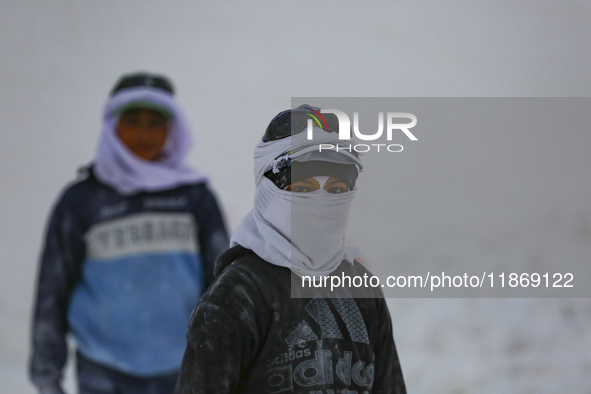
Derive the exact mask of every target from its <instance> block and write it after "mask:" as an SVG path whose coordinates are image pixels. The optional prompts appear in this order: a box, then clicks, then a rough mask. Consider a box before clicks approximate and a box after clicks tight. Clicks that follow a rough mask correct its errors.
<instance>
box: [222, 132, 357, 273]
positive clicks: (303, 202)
mask: <svg viewBox="0 0 591 394" xmlns="http://www.w3.org/2000/svg"><path fill="white" fill-rule="evenodd" d="M339 143H340V144H341V145H342V142H339V140H338V134H336V133H328V132H325V131H322V130H321V129H319V128H314V140H313V141H309V140H307V136H306V133H299V134H296V135H294V136H291V137H286V138H283V139H279V140H276V141H269V142H266V143H265V142H262V141H261V142H259V143H258V144H257V146H256V148H255V153H254V159H255V169H254V178H255V183H256V191H255V199H254V200H255V201H254V209H253V210H252V211H251V212H249V213H248V214H247V215H246V217H245V218H244V219H243V220H242V221H241V222H240V224H239V225H238V227H237V228H236V231H235V232H234V234H233V236H232V239H231V240H230V245H231V246H235V245H242V246H243V247H245V248H248V249H251V250H252V251H254V252H255V253H256V254H257V255H258V256H259V257H261V258H262V259H264V260H265V261H267V262H269V263H271V264H274V265H278V266H282V267H287V268H290V269H291V270H292V271H293V272H295V273H296V274H298V275H300V276H304V275H307V276H322V275H328V274H329V273H331V272H332V271H334V270H335V269H336V268H337V267H338V266H339V265H340V264H341V262H342V261H343V260H346V261H348V262H349V263H351V264H352V263H353V260H354V259H355V258H357V257H358V255H359V251H358V249H357V247H355V246H353V245H350V244H347V243H346V241H345V233H346V229H347V222H348V216H349V209H350V206H351V203H352V201H353V197H354V196H355V190H351V191H348V192H344V193H340V194H330V193H328V192H327V191H325V190H323V189H321V190H317V191H314V192H311V193H293V192H289V191H285V190H280V189H279V188H278V187H277V186H275V184H274V183H273V182H272V181H271V180H270V179H268V178H266V177H265V176H264V173H265V172H267V171H269V170H270V169H277V167H278V166H279V165H280V164H281V163H282V162H283V161H285V160H292V159H298V160H300V159H303V160H306V159H307V158H309V157H310V156H313V158H314V160H319V159H320V157H321V156H319V155H317V154H314V155H309V154H308V153H309V152H313V151H316V152H317V151H318V145H319V144H333V145H337V144H339ZM345 145H346V146H348V145H349V144H348V143H347V144H345ZM347 153H348V152H346V153H343V157H345V158H346V160H345V161H348V162H349V163H357V164H360V162H359V161H358V159H357V158H356V157H355V156H354V155H351V154H347ZM328 160H329V161H335V160H334V158H330V159H328Z"/></svg>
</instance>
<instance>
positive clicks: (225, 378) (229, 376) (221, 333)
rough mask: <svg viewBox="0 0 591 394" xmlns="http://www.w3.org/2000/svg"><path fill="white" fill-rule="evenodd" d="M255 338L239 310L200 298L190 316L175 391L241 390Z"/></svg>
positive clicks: (181, 393) (177, 393) (188, 393)
mask: <svg viewBox="0 0 591 394" xmlns="http://www.w3.org/2000/svg"><path fill="white" fill-rule="evenodd" d="M254 342H255V339H254V335H253V333H252V330H249V329H248V328H247V327H246V326H245V325H243V323H242V322H241V321H240V320H238V319H236V314H233V313H231V312H229V311H228V310H226V309H224V308H223V307H221V306H218V305H215V304H211V303H209V302H200V303H199V305H198V306H197V308H196V309H195V311H194V312H193V315H192V317H191V323H190V325H189V332H188V334H187V348H186V350H185V355H184V357H183V362H182V364H181V370H180V372H179V377H178V380H177V386H176V391H175V394H200V393H203V394H205V393H219V394H225V393H227V394H230V393H236V392H240V390H241V389H242V387H241V384H242V379H243V377H244V374H245V373H246V370H247V367H248V360H250V359H251V356H252V349H253V343H254ZM220 355H221V356H220Z"/></svg>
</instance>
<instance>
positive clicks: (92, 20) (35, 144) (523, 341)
mask: <svg viewBox="0 0 591 394" xmlns="http://www.w3.org/2000/svg"><path fill="white" fill-rule="evenodd" d="M590 22H591V4H590V3H589V2H585V1H562V2H554V1H536V2H526V1H518V2H515V1H489V0H487V1H479V2H470V1H451V2H434V1H433V2H431V1H426V2H420V3H417V2H409V1H405V2H371V3H369V2H366V3H361V2H353V1H346V2H343V1H341V2H337V1H329V2H311V1H303V2H297V3H296V2H249V3H248V4H241V3H224V4H219V5H198V4H195V2H188V1H187V2H180V1H179V2H174V3H170V4H166V5H163V4H162V3H161V2H156V1H144V2H142V3H141V4H140V3H137V2H132V1H117V2H115V1H103V2H100V3H99V2H95V3H92V4H90V3H83V2H73V1H72V2H67V1H61V2H60V1H26V2H24V1H23V2H16V1H7V0H2V1H1V2H0V54H1V56H0V91H1V92H2V93H1V94H0V100H1V101H0V133H1V134H0V163H1V167H0V168H1V173H0V190H1V196H2V204H0V264H1V265H0V391H1V392H2V393H19V394H20V393H24V394H27V393H33V392H34V391H33V389H32V387H31V386H30V385H29V384H28V383H27V380H26V374H25V371H26V359H27V354H28V335H29V317H30V313H31V304H32V296H33V291H34V290H33V285H34V280H35V274H36V268H37V257H38V253H39V249H40V245H41V240H42V234H43V228H44V224H45V220H46V216H47V214H48V212H49V210H50V208H51V205H52V203H53V202H54V200H55V199H56V197H57V195H58V193H59V191H60V190H61V189H62V188H63V186H64V185H65V184H66V183H67V182H69V181H70V180H72V179H73V178H74V175H75V170H76V168H77V167H78V166H80V165H82V164H85V163H88V162H89V161H90V160H91V159H92V157H93V153H94V150H95V144H96V142H97V136H98V132H99V130H100V114H101V111H102V105H103V103H104V101H105V98H106V95H107V93H108V91H109V89H110V88H111V86H112V85H113V83H114V82H115V80H116V79H117V78H118V77H119V75H120V74H122V73H124V72H129V71H136V70H149V71H156V72H163V73H166V74H168V75H169V76H171V77H172V79H173V80H174V82H175V83H176V86H177V90H178V99H179V101H180V102H181V104H182V105H183V106H184V107H185V109H186V110H187V112H188V114H189V116H190V119H191V121H192V126H193V128H194V135H195V144H194V149H193V151H192V154H191V162H193V163H194V164H195V165H196V166H199V167H200V168H201V169H203V170H204V171H206V172H208V173H209V174H210V175H211V177H212V186H213V188H214V189H215V190H216V191H217V193H218V196H219V198H220V200H221V203H222V205H223V207H224V208H225V210H226V217H227V221H228V224H229V226H230V227H231V228H233V227H234V226H235V225H236V224H237V222H238V221H239V220H240V218H241V217H242V216H243V215H244V214H245V213H246V212H247V210H248V209H249V207H250V206H251V204H252V195H253V190H254V188H253V185H252V171H251V170H252V148H253V146H254V144H255V142H256V140H257V138H259V137H260V136H261V134H262V132H263V130H264V127H265V126H266V124H267V122H268V121H269V119H270V118H271V117H272V116H273V115H274V114H275V113H277V112H278V111H280V110H282V109H285V108H287V107H289V106H290V98H291V97H310V96H324V97H331V96H385V97H391V96H402V97H404V96H416V97H420V96H438V97H441V96H456V97H457V96H497V97H498V96H501V97H502V96H588V95H589V93H590V92H591V77H590V76H589V65H590V61H591V49H590V42H591V28H590V27H589V26H590ZM589 148H591V147H589ZM572 149H573V150H576V151H577V152H579V151H580V150H581V146H580V144H576V143H573V145H572ZM569 157H570V152H569V148H568V146H567V147H566V148H565V149H564V150H563V151H561V153H560V155H558V156H557V157H552V158H550V157H549V160H552V162H551V164H548V165H547V168H553V169H554V170H555V171H556V173H558V174H568V173H569V171H570V169H571V168H570V167H569V166H570V165H571V164H570V163H572V160H569ZM577 157H578V156H577ZM499 160H502V157H499ZM577 163H579V162H577ZM456 164H457V163H455V162H454V158H453V157H450V158H449V162H446V161H445V160H444V161H441V162H439V163H438V166H440V167H445V166H447V165H450V166H454V165H456ZM579 164H581V163H579ZM584 164H585V163H584V162H583V163H582V167H583V168H582V169H581V168H577V169H576V174H584V173H585V172H584V170H585V166H584ZM589 164H591V163H589ZM477 170H478V169H477ZM480 170H484V169H480ZM540 171H541V170H540V169H539V168H531V173H532V177H534V178H536V179H538V178H540V177H542V176H543V174H542V173H541V172H540ZM585 181H586V180H585V179H584V178H583V179H581V182H585ZM586 182H587V183H588V181H586ZM448 187H449V189H447V190H443V191H442V193H443V195H444V196H445V193H446V192H447V193H451V192H453V191H454V190H453V184H451V185H449V186H448ZM581 190H582V191H583V193H581ZM588 190H589V189H588V188H580V189H579V188H577V189H576V190H575V189H573V190H565V193H567V194H569V196H570V197H569V199H568V200H567V201H565V204H564V206H562V207H561V206H558V208H557V207H554V206H545V205H544V204H535V203H533V204H532V207H531V209H530V211H529V212H528V215H529V216H528V220H525V221H521V222H516V223H515V226H512V227H510V228H505V231H504V232H503V231H501V230H499V231H501V232H491V233H490V234H489V235H490V237H491V239H492V240H493V241H494V242H495V243H496V245H498V249H499V250H506V248H505V246H506V247H507V248H509V249H510V250H518V251H520V250H522V249H523V248H525V246H523V245H526V246H527V248H529V249H527V250H526V251H524V252H523V253H516V254H515V255H512V257H516V258H517V260H518V262H519V258H520V257H521V258H522V262H523V263H524V264H525V263H526V262H527V261H528V258H529V259H531V258H535V257H536V256H546V255H548V254H551V253H552V252H553V249H552V248H549V247H548V245H565V244H566V245H568V244H569V242H575V241H573V240H575V239H576V242H579V243H580V244H581V245H583V246H582V247H583V248H588V245H589V242H590V238H591V229H590V228H591V227H590V226H591V225H590V224H589V220H590V219H589V218H590V217H591V208H589V201H590V197H591V196H589V194H586V193H585V191H588ZM400 193H401V195H400V198H401V199H407V200H412V199H414V200H416V199H417V198H416V197H419V196H416V195H414V194H413V189H412V188H401V190H400ZM553 201H554V200H553ZM447 218H453V215H450V216H442V217H441V218H440V219H438V220H437V221H435V223H433V222H430V226H435V227H436V228H435V229H433V228H431V227H430V229H431V230H433V231H431V232H430V234H432V235H433V238H432V239H431V240H432V242H431V243H430V247H429V248H427V249H422V248H421V245H420V244H419V241H414V244H413V241H412V240H409V246H408V247H407V248H405V250H404V251H403V252H400V253H397V258H399V257H400V256H406V257H407V258H410V259H413V258H414V259H429V258H438V257H440V256H442V255H443V256H445V257H446V258H451V259H453V258H454V256H456V251H457V253H458V254H460V253H464V254H465V253H466V252H465V251H466V250H469V251H471V252H470V253H473V254H469V255H471V256H477V255H478V254H477V253H478V251H477V250H474V249H473V244H472V243H471V239H470V237H460V236H457V237H455V238H454V237H453V236H452V242H446V238H445V237H444V235H445V234H448V233H447V232H446V231H445V229H448V228H450V227H452V228H454V227H453V226H456V227H455V228H458V226H459V227H461V226H462V224H465V225H468V224H469V223H462V222H459V223H458V221H457V220H452V219H449V220H450V222H446V221H445V220H448V219H447ZM406 219H407V221H408V223H410V222H411V221H412V217H407V218H406ZM495 219H497V217H496V216H495V215H494V213H492V212H491V214H490V217H488V218H487V217H486V216H484V217H482V221H484V222H486V220H491V221H494V220H495ZM420 227H421V222H420V221H418V222H416V223H414V224H413V229H415V230H414V231H419V230H418V229H420ZM495 228H497V227H495ZM498 228H499V229H504V227H502V226H500V227H498ZM438 234H440V235H441V237H440V238H438V237H437V235H438ZM562 241H563V242H562ZM516 245H517V246H516ZM511 248H512V249H511ZM520 248H521V249H520ZM413 253H414V254H413ZM503 256H504V255H503V254H499V255H497V256H495V255H494V254H493V255H492V256H488V257H487V258H490V259H495V258H498V257H500V258H502V257H503ZM532 256H533V257H532ZM390 307H391V313H392V316H393V322H394V330H395V335H396V339H397V344H398V347H399V352H400V357H401V359H402V363H403V370H404V372H405V374H406V380H407V385H408V389H409V391H410V392H411V393H434V392H438V393H528V392H532V393H542V392H544V393H555V392H558V391H562V392H568V393H589V392H591V390H590V389H589V388H590V387H591V352H589V350H588V349H590V348H591V330H590V329H589V326H590V324H591V301H590V300H588V299H561V300H558V299H545V300H539V299H537V300H536V299H498V300H495V299H490V300H483V299H446V300H442V299H398V300H390ZM68 386H69V387H72V378H71V375H70V376H69V377H68Z"/></svg>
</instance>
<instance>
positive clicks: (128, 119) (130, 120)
mask: <svg viewBox="0 0 591 394" xmlns="http://www.w3.org/2000/svg"><path fill="white" fill-rule="evenodd" d="M121 120H122V123H123V124H125V125H128V126H137V125H139V124H140V119H139V117H137V116H125V117H124V118H123V119H121Z"/></svg>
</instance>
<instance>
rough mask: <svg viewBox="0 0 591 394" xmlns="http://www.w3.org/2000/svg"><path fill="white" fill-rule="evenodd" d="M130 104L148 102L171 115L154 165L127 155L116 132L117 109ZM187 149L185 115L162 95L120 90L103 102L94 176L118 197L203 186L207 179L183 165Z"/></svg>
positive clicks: (156, 91)
mask: <svg viewBox="0 0 591 394" xmlns="http://www.w3.org/2000/svg"><path fill="white" fill-rule="evenodd" d="M133 102H149V103H153V104H155V105H157V106H160V107H163V108H164V109H166V110H167V111H169V112H170V113H171V114H172V118H171V119H170V126H169V133H168V137H167V141H166V144H165V146H164V149H163V152H162V157H161V158H160V159H159V160H157V161H148V160H144V159H141V158H139V157H137V156H136V155H134V154H133V153H132V152H130V151H129V149H128V148H127V147H125V145H123V143H122V142H121V140H120V139H119V137H118V136H117V132H116V125H117V122H118V120H119V116H118V115H116V114H114V112H116V111H117V109H119V108H121V107H123V106H125V105H127V104H129V103H133ZM190 146H191V136H190V131H189V125H188V123H187V120H186V118H185V115H184V113H183V111H182V109H181V108H180V106H179V105H178V103H177V102H176V101H175V100H174V98H173V97H172V96H171V95H170V94H167V93H166V92H164V91H162V90H160V89H155V88H149V87H135V88H129V89H125V90H121V91H119V92H118V93H116V94H115V95H113V96H112V97H110V99H109V101H108V102H107V104H106V106H105V110H104V114H103V131H102V134H101V138H100V141H99V145H98V150H97V154H96V160H95V166H94V172H95V175H96V177H97V178H98V179H99V180H100V181H101V182H103V183H106V184H108V185H110V186H112V187H114V188H115V189H116V190H117V191H119V192H120V193H122V194H134V193H137V192H140V191H159V190H166V189H171V188H174V187H176V186H180V185H183V184H190V183H200V182H206V181H207V177H206V176H205V175H204V174H202V173H200V172H197V171H195V170H193V169H192V168H191V167H189V166H187V165H186V164H185V162H184V159H185V156H186V154H187V153H188V151H189V149H190Z"/></svg>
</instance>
